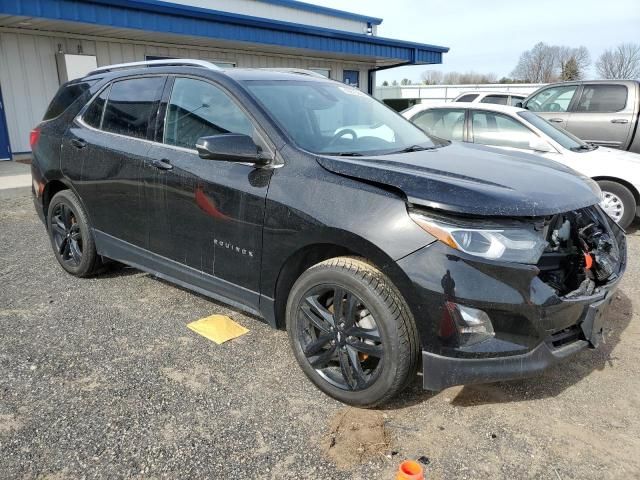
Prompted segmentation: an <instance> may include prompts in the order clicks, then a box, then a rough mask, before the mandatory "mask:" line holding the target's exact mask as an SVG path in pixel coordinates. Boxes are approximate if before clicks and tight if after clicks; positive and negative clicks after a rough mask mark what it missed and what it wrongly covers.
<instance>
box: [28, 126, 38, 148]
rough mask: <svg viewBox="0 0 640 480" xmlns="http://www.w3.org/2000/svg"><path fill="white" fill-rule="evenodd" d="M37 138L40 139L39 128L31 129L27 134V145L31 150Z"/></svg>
mask: <svg viewBox="0 0 640 480" xmlns="http://www.w3.org/2000/svg"><path fill="white" fill-rule="evenodd" d="M39 139H40V129H39V128H34V129H33V130H31V133H30V134H29V145H31V150H33V148H34V147H35V146H36V144H37V143H38V140H39Z"/></svg>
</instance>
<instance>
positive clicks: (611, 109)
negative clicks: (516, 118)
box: [518, 80, 640, 153]
mask: <svg viewBox="0 0 640 480" xmlns="http://www.w3.org/2000/svg"><path fill="white" fill-rule="evenodd" d="M518 106H521V107H523V108H525V109H527V110H530V111H532V112H536V113H537V114H538V115H540V116H541V117H543V118H546V119H547V120H549V121H550V122H551V123H554V124H556V125H557V126H559V127H562V128H564V129H565V130H568V131H569V132H571V133H573V134H574V135H575V136H577V137H579V138H581V139H582V140H584V141H585V142H587V143H594V144H596V145H601V146H603V147H610V148H617V149H620V150H628V151H631V152H635V153H640V128H638V114H639V113H640V81H638V80H590V81H582V82H564V83H555V84H551V85H547V86H545V87H542V88H540V89H538V90H536V91H535V92H533V93H532V94H531V95H529V96H528V97H527V98H526V100H525V101H524V102H522V105H518Z"/></svg>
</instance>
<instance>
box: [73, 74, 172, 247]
mask: <svg viewBox="0 0 640 480" xmlns="http://www.w3.org/2000/svg"><path fill="white" fill-rule="evenodd" d="M165 81H166V77H165V76H157V75H156V76H148V77H136V78H129V79H124V80H117V81H114V82H113V83H111V84H110V85H108V86H107V87H105V88H104V89H103V90H102V91H101V92H100V93H99V94H98V95H97V96H96V97H95V98H94V99H93V101H92V102H91V103H90V104H89V105H88V106H87V107H85V109H84V110H83V111H82V112H81V113H80V116H79V118H78V119H76V120H75V121H74V122H73V124H72V125H71V127H70V128H69V130H68V131H67V133H66V135H65V136H64V139H63V143H62V152H61V159H62V170H63V172H64V174H65V176H67V177H68V178H69V179H70V180H71V181H72V182H73V185H74V187H75V188H76V191H77V192H78V194H79V195H80V198H81V200H82V201H83V203H84V205H85V207H86V209H87V213H88V214H89V218H90V219H91V222H92V225H93V227H94V228H95V229H96V230H98V231H99V233H98V236H99V235H100V232H101V233H105V234H108V235H109V236H111V237H114V238H115V239H117V240H123V241H125V242H127V243H130V244H132V245H135V246H138V247H142V248H146V246H147V219H148V211H147V204H146V199H145V188H144V182H143V174H142V172H143V170H142V167H143V165H144V161H145V159H146V155H147V153H148V152H149V149H150V148H151V142H150V135H152V134H153V128H152V126H153V125H155V117H156V115H157V110H158V104H159V101H160V97H161V94H162V89H163V87H164V83H165Z"/></svg>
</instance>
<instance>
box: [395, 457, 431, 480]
mask: <svg viewBox="0 0 640 480" xmlns="http://www.w3.org/2000/svg"><path fill="white" fill-rule="evenodd" d="M396 480H424V473H423V472H422V466H421V465H420V464H419V463H418V462H414V461H413V460H405V461H404V462H402V463H401V464H400V467H399V468H398V474H397V475H396Z"/></svg>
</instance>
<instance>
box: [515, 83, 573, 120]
mask: <svg viewBox="0 0 640 480" xmlns="http://www.w3.org/2000/svg"><path fill="white" fill-rule="evenodd" d="M579 87H580V85H579V84H578V83H576V84H566V83H562V84H559V85H552V86H550V87H547V88H545V89H544V90H540V91H539V92H538V93H536V94H535V95H533V96H532V97H531V98H529V99H528V100H527V101H526V103H525V105H524V107H525V108H526V109H527V110H531V111H532V112H536V114H538V115H539V116H541V117H542V118H545V119H547V120H548V121H549V122H551V123H553V124H554V125H556V126H557V127H561V128H567V122H568V120H569V116H570V115H571V113H570V112H571V107H572V105H573V103H574V97H575V96H576V93H577V92H578V90H579Z"/></svg>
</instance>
